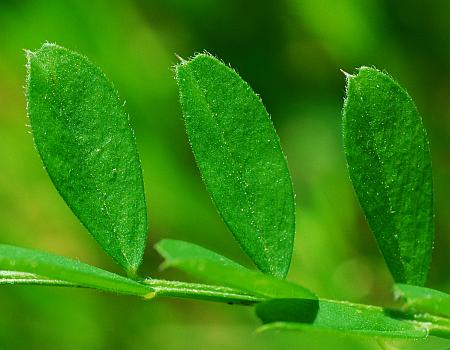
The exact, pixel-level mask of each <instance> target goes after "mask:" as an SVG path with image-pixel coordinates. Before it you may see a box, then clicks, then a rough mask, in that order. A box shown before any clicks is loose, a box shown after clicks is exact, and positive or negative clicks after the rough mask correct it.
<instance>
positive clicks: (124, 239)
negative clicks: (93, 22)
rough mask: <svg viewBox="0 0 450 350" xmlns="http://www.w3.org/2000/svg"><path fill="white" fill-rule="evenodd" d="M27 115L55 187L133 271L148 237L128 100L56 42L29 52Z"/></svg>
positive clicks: (104, 245)
mask: <svg viewBox="0 0 450 350" xmlns="http://www.w3.org/2000/svg"><path fill="white" fill-rule="evenodd" d="M27 56H28V65H27V67H28V77H27V98H28V115H29V118H30V121H31V128H32V132H33V137H34V141H35V144H36V147H37V150H38V152H39V154H40V156H41V158H42V161H43V163H44V166H45V168H46V170H47V172H48V174H49V175H50V177H51V179H52V181H53V183H54V185H55V187H56V188H57V190H58V191H59V193H60V194H61V196H62V197H63V198H64V200H65V201H66V202H67V204H68V205H69V207H70V208H71V209H72V211H73V212H74V213H75V215H76V216H77V217H78V218H79V219H80V221H81V222H82V223H83V224H84V225H85V226H86V228H87V229H88V230H89V232H90V233H91V234H92V236H93V237H94V238H95V239H96V240H97V242H98V243H99V244H100V245H101V246H102V248H103V249H104V250H105V251H106V252H107V253H108V254H109V255H111V256H112V257H113V258H114V260H116V261H117V262H118V263H119V264H120V265H121V266H122V267H123V268H125V269H126V270H127V271H128V273H129V274H131V275H133V274H135V272H136V270H137V268H138V267H139V265H140V263H141V260H142V256H143V253H144V248H145V244H146V240H147V209H146V203H145V197H144V187H143V181H142V171H141V167H140V161H139V156H138V153H137V150H136V145H135V140H134V135H133V131H132V129H131V127H130V125H129V123H128V115H127V114H126V112H125V110H124V107H123V102H121V101H120V99H119V97H118V94H117V92H116V90H115V89H114V87H113V85H112V84H111V82H110V81H109V80H108V79H107V78H106V77H105V75H104V74H103V73H102V72H101V70H100V69H99V68H97V67H96V66H95V65H93V64H92V63H91V62H89V61H88V59H87V58H85V57H83V56H81V55H79V54H77V53H75V52H72V51H69V50H67V49H65V48H62V47H60V46H56V45H54V44H44V45H43V46H42V48H40V49H39V50H38V51H36V52H28V54H27Z"/></svg>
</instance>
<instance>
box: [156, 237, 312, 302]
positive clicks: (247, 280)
mask: <svg viewBox="0 0 450 350" xmlns="http://www.w3.org/2000/svg"><path fill="white" fill-rule="evenodd" d="M155 248H156V250H157V251H158V252H159V253H160V254H161V255H162V256H163V257H164V259H165V262H164V265H163V266H164V267H169V266H170V267H176V268H178V269H181V270H184V271H186V272H188V273H189V274H191V275H193V276H195V277H198V278H201V279H203V280H206V281H209V282H212V283H218V284H221V285H225V286H228V287H232V288H239V289H242V290H245V291H248V292H251V293H253V294H256V295H259V296H263V297H270V298H305V299H316V296H315V295H314V294H313V293H311V292H310V291H309V290H307V289H306V288H304V287H302V286H299V285H297V284H294V283H291V282H288V281H284V280H280V279H277V278H274V277H271V276H268V275H265V274H263V273H260V272H258V271H252V270H249V269H247V268H245V267H243V266H241V265H239V264H238V263H236V262H234V261H232V260H229V259H227V258H225V257H223V256H221V255H219V254H217V253H215V252H212V251H210V250H208V249H205V248H203V247H200V246H198V245H195V244H192V243H188V242H183V241H177V240H171V239H164V240H162V241H160V242H159V243H158V244H157V245H156V247H155Z"/></svg>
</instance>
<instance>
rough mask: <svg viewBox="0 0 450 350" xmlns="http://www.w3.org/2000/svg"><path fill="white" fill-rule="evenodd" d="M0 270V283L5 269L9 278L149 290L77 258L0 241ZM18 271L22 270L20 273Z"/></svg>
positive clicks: (112, 289)
mask: <svg viewBox="0 0 450 350" xmlns="http://www.w3.org/2000/svg"><path fill="white" fill-rule="evenodd" d="M0 270H4V271H2V275H0V282H1V279H3V278H5V279H6V278H7V277H8V273H7V272H6V271H9V279H10V280H11V276H15V278H18V279H25V278H30V279H33V275H34V276H35V279H36V281H35V282H36V283H37V282H39V281H42V282H44V280H46V279H49V280H56V282H55V281H54V284H57V282H58V283H62V284H64V283H66V284H67V285H76V286H82V287H89V288H95V289H100V290H103V291H108V292H116V293H121V294H131V295H141V296H148V297H150V296H151V295H152V292H153V289H152V288H151V287H149V286H146V285H142V284H140V283H138V282H135V281H133V280H131V279H128V278H125V277H122V276H119V275H116V274H114V273H111V272H108V271H105V270H102V269H99V268H97V267H95V266H91V265H88V264H84V263H82V262H80V261H77V260H73V259H69V258H65V257H63V256H58V255H54V254H50V253H45V252H41V251H37V250H33V249H26V248H21V247H15V246H10V245H4V244H1V245H0ZM18 273H22V276H20V275H18ZM23 273H25V274H23ZM30 274H32V275H30ZM24 282H25V281H24ZM37 284H38V283H37Z"/></svg>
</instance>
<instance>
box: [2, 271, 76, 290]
mask: <svg viewBox="0 0 450 350" xmlns="http://www.w3.org/2000/svg"><path fill="white" fill-rule="evenodd" d="M1 284H15V285H17V284H25V285H42V286H62V287H81V286H80V285H78V284H74V283H70V282H67V281H62V280H55V279H51V278H47V277H43V276H39V275H36V274H34V273H29V272H19V271H9V270H4V271H1V270H0V285H1Z"/></svg>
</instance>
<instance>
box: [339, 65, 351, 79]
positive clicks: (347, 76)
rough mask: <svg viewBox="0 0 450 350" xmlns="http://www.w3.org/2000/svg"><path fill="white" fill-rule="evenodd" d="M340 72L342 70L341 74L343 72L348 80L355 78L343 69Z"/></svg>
mask: <svg viewBox="0 0 450 350" xmlns="http://www.w3.org/2000/svg"><path fill="white" fill-rule="evenodd" d="M339 70H340V72H341V73H342V74H344V76H345V79H347V80H348V79H350V78H353V77H354V75H353V74H350V73H347V72H346V71H345V70H343V69H341V68H340V69H339Z"/></svg>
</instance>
